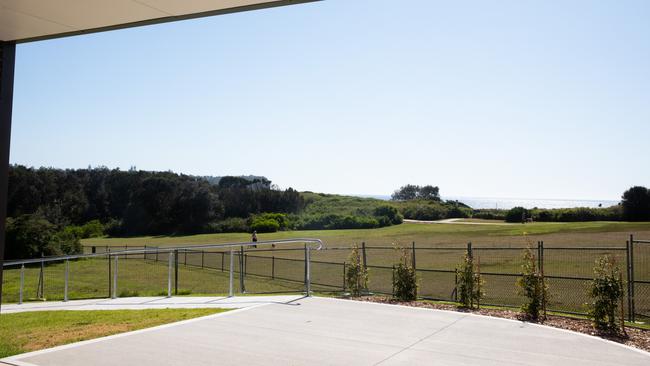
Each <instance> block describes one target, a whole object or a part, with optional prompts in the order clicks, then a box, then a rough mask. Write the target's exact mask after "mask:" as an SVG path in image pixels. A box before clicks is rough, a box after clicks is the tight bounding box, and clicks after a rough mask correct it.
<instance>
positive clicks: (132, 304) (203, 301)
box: [1, 295, 303, 314]
mask: <svg viewBox="0 0 650 366" xmlns="http://www.w3.org/2000/svg"><path fill="white" fill-rule="evenodd" d="M302 297H303V296H302V295H281V296H236V297H230V298H229V297H223V296H220V297H214V296H212V297H197V296H193V297H170V298H167V297H127V298H117V299H95V300H72V301H67V302H63V301H47V302H29V303H23V304H20V305H18V304H6V305H5V304H3V305H2V309H1V311H2V314H11V313H19V312H25V311H48V310H137V309H167V308H177V309H181V308H182V309H191V308H224V309H240V308H245V307H249V306H255V305H260V304H276V303H286V302H289V301H292V300H295V299H300V298H302Z"/></svg>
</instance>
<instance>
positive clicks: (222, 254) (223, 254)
mask: <svg viewBox="0 0 650 366" xmlns="http://www.w3.org/2000/svg"><path fill="white" fill-rule="evenodd" d="M224 256H225V253H224V252H221V272H223V261H224V259H223V257H224ZM230 256H231V257H232V248H231V250H230ZM231 267H232V265H231Z"/></svg>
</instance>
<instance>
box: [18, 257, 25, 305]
mask: <svg viewBox="0 0 650 366" xmlns="http://www.w3.org/2000/svg"><path fill="white" fill-rule="evenodd" d="M24 287H25V263H23V264H21V265H20V289H19V290H18V305H20V304H22V303H23V289H24Z"/></svg>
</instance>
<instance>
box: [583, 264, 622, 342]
mask: <svg viewBox="0 0 650 366" xmlns="http://www.w3.org/2000/svg"><path fill="white" fill-rule="evenodd" d="M623 294H624V291H623V279H622V277H621V269H620V268H619V267H618V266H617V265H616V263H615V261H614V259H612V258H610V257H609V256H607V255H606V256H604V257H601V258H599V259H598V260H597V261H596V266H595V267H594V279H593V281H592V282H591V287H590V289H589V295H590V297H591V298H592V299H593V302H592V303H591V304H590V311H589V314H590V315H591V317H592V319H593V322H594V326H595V327H596V328H597V329H599V330H603V331H616V330H617V329H618V326H617V324H618V323H619V322H620V321H617V316H616V310H617V309H618V305H619V303H620V302H621V298H622V297H623ZM621 326H622V324H621Z"/></svg>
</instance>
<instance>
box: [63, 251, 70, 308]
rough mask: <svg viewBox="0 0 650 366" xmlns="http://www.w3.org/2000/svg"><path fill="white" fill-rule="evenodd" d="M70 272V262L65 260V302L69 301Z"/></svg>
mask: <svg viewBox="0 0 650 366" xmlns="http://www.w3.org/2000/svg"><path fill="white" fill-rule="evenodd" d="M69 272H70V261H69V260H67V259H66V260H65V274H64V280H63V301H64V302H66V301H68V275H69Z"/></svg>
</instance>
